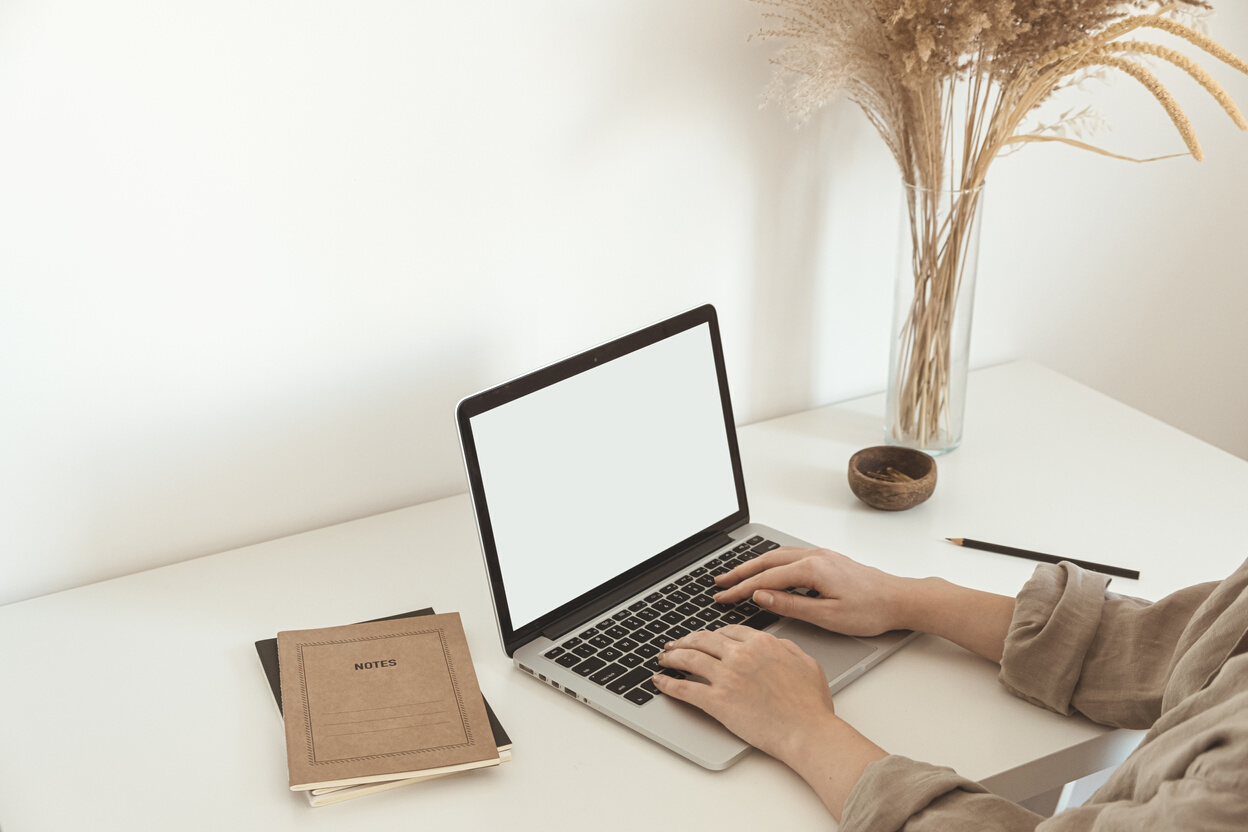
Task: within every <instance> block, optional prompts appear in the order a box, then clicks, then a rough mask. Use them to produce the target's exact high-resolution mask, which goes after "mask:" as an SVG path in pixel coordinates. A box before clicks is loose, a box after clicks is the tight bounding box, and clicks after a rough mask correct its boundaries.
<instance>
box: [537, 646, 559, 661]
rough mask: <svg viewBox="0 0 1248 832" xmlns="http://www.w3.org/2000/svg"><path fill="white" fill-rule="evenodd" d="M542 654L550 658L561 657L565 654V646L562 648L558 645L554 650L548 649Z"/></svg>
mask: <svg viewBox="0 0 1248 832" xmlns="http://www.w3.org/2000/svg"><path fill="white" fill-rule="evenodd" d="M542 655H543V656H545V657H546V658H548V659H557V658H559V657H560V656H562V655H563V648H562V647H556V648H554V649H553V650H547V651H546V652H545V653H543V654H542Z"/></svg>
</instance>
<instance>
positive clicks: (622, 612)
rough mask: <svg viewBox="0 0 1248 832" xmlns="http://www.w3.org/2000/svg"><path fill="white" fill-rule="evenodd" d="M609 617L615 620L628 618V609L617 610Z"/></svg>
mask: <svg viewBox="0 0 1248 832" xmlns="http://www.w3.org/2000/svg"><path fill="white" fill-rule="evenodd" d="M611 617H612V618H614V619H615V620H616V621H623V620H624V619H625V618H628V610H620V611H619V612H617V613H616V614H615V615H613V616H611Z"/></svg>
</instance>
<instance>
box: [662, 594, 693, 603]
mask: <svg viewBox="0 0 1248 832" xmlns="http://www.w3.org/2000/svg"><path fill="white" fill-rule="evenodd" d="M667 600H669V601H671V602H672V603H673V604H683V603H685V602H686V601H688V600H689V596H688V595H686V594H685V593H683V592H673V593H671V594H669V595H668V596H667Z"/></svg>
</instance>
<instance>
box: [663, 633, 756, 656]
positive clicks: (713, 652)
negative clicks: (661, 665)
mask: <svg viewBox="0 0 1248 832" xmlns="http://www.w3.org/2000/svg"><path fill="white" fill-rule="evenodd" d="M746 629H749V628H748V627H747V628H746ZM730 640H731V639H727V638H725V637H724V636H721V635H719V634H717V633H713V632H708V631H706V630H698V631H696V632H692V633H690V634H689V635H687V636H684V637H682V638H678V639H676V640H675V641H669V642H668V643H667V644H665V645H663V649H664V650H676V649H681V648H683V649H688V650H701V651H702V652H703V653H706V654H707V655H709V656H711V657H713V658H716V659H722V658H723V657H724V654H725V653H726V652H727V650H728V644H727V642H728V641H730Z"/></svg>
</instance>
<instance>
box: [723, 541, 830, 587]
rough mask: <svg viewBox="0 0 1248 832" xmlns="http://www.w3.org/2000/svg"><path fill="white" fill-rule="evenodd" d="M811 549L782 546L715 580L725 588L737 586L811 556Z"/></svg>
mask: <svg viewBox="0 0 1248 832" xmlns="http://www.w3.org/2000/svg"><path fill="white" fill-rule="evenodd" d="M810 552H811V550H810V549H798V548H796V547H794V546H781V547H780V548H779V549H772V550H771V551H770V552H767V553H765V554H762V555H759V556H758V557H756V558H754V559H753V560H747V561H746V562H745V563H743V564H741V565H740V566H737V567H735V568H733V569H731V570H730V571H728V572H725V573H724V574H723V575H719V576H717V577H716V578H715V583H717V584H718V585H720V586H723V587H729V586H736V585H737V584H739V583H741V581H743V580H745V579H746V578H750V577H753V576H754V575H757V574H758V573H759V572H764V571H766V570H768V569H773V568H775V567H777V566H783V565H784V564H786V563H792V562H793V561H796V560H801V559H802V558H804V557H806V556H807V555H809V554H810Z"/></svg>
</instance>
